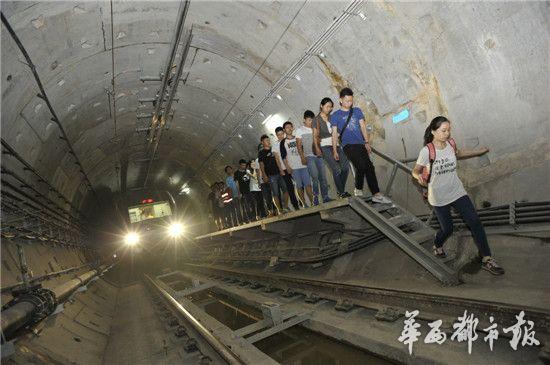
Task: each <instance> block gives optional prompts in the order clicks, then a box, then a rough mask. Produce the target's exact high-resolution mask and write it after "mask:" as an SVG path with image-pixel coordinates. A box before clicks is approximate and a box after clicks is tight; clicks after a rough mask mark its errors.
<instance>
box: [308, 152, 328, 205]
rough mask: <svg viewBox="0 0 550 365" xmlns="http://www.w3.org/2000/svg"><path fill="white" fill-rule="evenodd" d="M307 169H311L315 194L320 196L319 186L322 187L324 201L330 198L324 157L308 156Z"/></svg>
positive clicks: (310, 174)
mask: <svg viewBox="0 0 550 365" xmlns="http://www.w3.org/2000/svg"><path fill="white" fill-rule="evenodd" d="M306 160H307V169H308V170H309V176H310V177H311V183H312V185H313V196H314V197H318V196H319V187H321V196H322V198H323V202H327V201H329V200H330V198H329V197H328V184H327V178H326V177H325V164H324V163H323V158H322V157H317V156H307V157H306Z"/></svg>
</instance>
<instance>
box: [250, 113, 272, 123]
mask: <svg viewBox="0 0 550 365" xmlns="http://www.w3.org/2000/svg"><path fill="white" fill-rule="evenodd" d="M272 116H273V114H269V115H268V117H267V118H265V119H264V121H263V122H262V125H266V124H267V123H268V122H269V121H270V120H271V117H272ZM249 125H250V124H249Z"/></svg>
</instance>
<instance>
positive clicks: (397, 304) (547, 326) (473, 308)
mask: <svg viewBox="0 0 550 365" xmlns="http://www.w3.org/2000/svg"><path fill="white" fill-rule="evenodd" d="M185 266H186V268H187V269H189V270H190V271H192V272H197V273H201V274H203V275H205V276H208V277H210V278H211V279H215V280H223V281H225V282H229V283H238V284H240V285H242V286H244V285H245V284H250V286H251V287H252V288H259V287H263V288H265V290H266V291H275V290H283V292H285V293H286V295H287V296H289V295H293V294H296V295H304V296H305V297H306V301H317V300H320V299H327V300H331V301H335V302H337V305H338V304H340V305H342V304H343V305H344V306H345V305H346V304H347V305H348V306H349V305H352V306H359V307H364V308H368V309H371V310H377V311H382V312H384V311H386V310H387V309H388V308H394V309H396V310H397V312H398V313H400V315H403V314H404V312H405V310H415V309H418V310H420V315H419V316H418V318H420V319H424V320H427V321H433V320H437V319H442V320H443V322H444V324H445V323H447V324H451V323H452V322H453V321H454V320H456V318H457V317H458V316H460V315H462V314H463V313H464V310H468V313H469V314H470V313H473V314H474V315H475V316H476V317H477V318H478V319H479V325H478V330H479V329H480V328H485V327H486V326H489V316H493V317H494V320H495V322H496V323H498V325H499V328H500V329H502V328H505V327H508V326H511V325H513V324H515V323H516V322H517V319H516V316H517V315H518V314H519V313H520V312H521V311H524V312H525V317H526V318H527V319H528V320H532V321H533V322H534V323H535V327H534V330H535V331H536V333H537V336H538V337H537V338H539V337H540V338H541V339H542V341H541V344H542V343H543V341H544V338H548V336H549V335H550V310H549V309H544V308H534V307H522V306H518V305H513V304H508V303H501V302H491V301H486V300H479V299H468V298H462V297H453V296H447V295H440V294H425V293H415V292H411V291H405V290H395V289H387V288H374V287H366V286H362V285H356V284H348V283H336V282H329V281H324V280H316V279H311V278H303V277H297V276H291V275H288V274H280V273H275V272H270V273H265V272H252V271H244V270H239V269H236V268H228V267H220V266H208V267H204V266H200V265H197V264H191V263H186V264H185ZM509 335H510V336H511V334H509ZM501 337H507V335H506V334H504V333H502V331H501Z"/></svg>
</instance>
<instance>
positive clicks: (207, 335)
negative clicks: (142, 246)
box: [145, 275, 244, 364]
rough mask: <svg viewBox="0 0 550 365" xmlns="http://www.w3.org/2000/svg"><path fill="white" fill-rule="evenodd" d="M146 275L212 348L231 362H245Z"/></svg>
mask: <svg viewBox="0 0 550 365" xmlns="http://www.w3.org/2000/svg"><path fill="white" fill-rule="evenodd" d="M145 277H146V278H147V279H148V280H149V282H150V283H151V284H152V285H153V287H154V288H155V289H156V290H158V292H159V293H160V294H161V295H162V296H163V297H164V298H165V299H166V300H167V301H168V302H169V303H170V304H171V305H172V307H174V309H175V310H176V311H177V312H178V313H179V314H181V315H182V316H183V317H185V319H186V320H187V321H188V322H189V323H190V324H191V325H192V326H193V328H194V329H195V330H196V331H197V332H198V333H199V334H200V335H201V336H202V337H203V338H204V339H205V340H206V341H207V342H208V343H209V344H210V346H212V348H213V349H214V350H215V351H216V352H217V353H218V354H219V355H220V356H221V357H222V358H223V359H224V360H225V361H227V362H228V363H229V364H244V362H243V361H242V360H241V359H240V358H239V357H238V356H237V355H236V354H235V353H234V352H233V351H232V350H231V349H230V348H228V347H227V346H225V344H223V343H222V342H221V341H220V340H219V339H218V338H217V337H215V336H214V335H213V334H212V333H211V332H210V331H209V330H208V329H207V328H206V327H204V326H203V325H202V324H201V323H200V322H199V321H198V320H197V319H196V318H195V317H194V316H193V315H192V314H191V313H190V312H189V311H188V310H187V309H185V308H184V307H183V306H182V305H181V304H180V303H179V302H178V301H177V300H176V299H175V298H174V297H172V296H171V295H170V294H169V293H168V292H167V291H166V290H164V289H163V288H162V287H161V286H160V285H159V284H158V283H157V282H156V281H155V280H153V279H152V278H151V277H149V276H148V275H145Z"/></svg>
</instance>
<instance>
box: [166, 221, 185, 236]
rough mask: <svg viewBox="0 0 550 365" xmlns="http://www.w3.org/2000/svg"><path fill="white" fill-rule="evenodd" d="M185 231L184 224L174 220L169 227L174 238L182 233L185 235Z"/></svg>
mask: <svg viewBox="0 0 550 365" xmlns="http://www.w3.org/2000/svg"><path fill="white" fill-rule="evenodd" d="M183 232H184V229H183V224H181V223H179V222H174V223H172V224H170V226H169V227H168V234H169V235H170V237H172V238H178V237H180V236H181V235H183Z"/></svg>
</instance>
